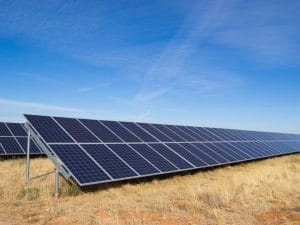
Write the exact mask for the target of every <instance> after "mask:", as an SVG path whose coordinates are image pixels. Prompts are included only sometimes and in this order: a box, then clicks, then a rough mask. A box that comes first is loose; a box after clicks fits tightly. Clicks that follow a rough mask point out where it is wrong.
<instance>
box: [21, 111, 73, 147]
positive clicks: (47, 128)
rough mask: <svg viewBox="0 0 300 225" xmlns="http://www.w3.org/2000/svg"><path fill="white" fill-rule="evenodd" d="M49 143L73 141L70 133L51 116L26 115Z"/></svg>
mask: <svg viewBox="0 0 300 225" xmlns="http://www.w3.org/2000/svg"><path fill="white" fill-rule="evenodd" d="M25 117H26V118H27V119H28V120H30V123H31V124H32V126H33V127H34V128H35V129H36V130H38V131H39V134H40V135H41V136H42V137H43V138H44V140H45V141H46V142H48V143H72V142H73V140H72V139H71V138H70V137H69V135H68V134H66V132H65V131H64V130H63V129H62V128H61V127H60V126H59V125H58V124H57V123H56V122H55V121H54V120H53V119H52V118H51V117H49V116H31V115H25Z"/></svg>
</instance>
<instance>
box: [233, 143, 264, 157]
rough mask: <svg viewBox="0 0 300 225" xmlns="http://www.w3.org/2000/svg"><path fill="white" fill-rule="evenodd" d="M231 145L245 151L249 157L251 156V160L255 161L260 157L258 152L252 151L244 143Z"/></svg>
mask: <svg viewBox="0 0 300 225" xmlns="http://www.w3.org/2000/svg"><path fill="white" fill-rule="evenodd" d="M231 145H232V146H234V147H236V148H237V149H239V150H241V151H243V152H244V153H246V154H247V155H249V156H251V158H253V159H255V158H258V157H259V156H258V154H257V153H256V151H252V150H251V148H249V146H246V145H245V144H243V143H242V142H232V143H231Z"/></svg>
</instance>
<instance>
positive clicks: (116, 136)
mask: <svg viewBox="0 0 300 225" xmlns="http://www.w3.org/2000/svg"><path fill="white" fill-rule="evenodd" d="M26 118H27V119H29V120H30V121H31V124H32V125H33V126H34V127H35V128H36V129H38V130H39V132H40V134H41V135H42V136H43V137H44V139H45V141H46V142H48V143H75V142H77V143H102V142H103V143H135V142H136V143H139V142H148V143H150V142H153V143H157V142H219V141H272V140H274V141H278V140H282V141H284V140H300V135H296V134H283V133H271V132H257V131H241V130H232V129H217V128H202V127H191V126H175V125H161V124H147V123H133V122H116V121H103V120H88V119H74V118H61V117H44V116H30V115H27V116H26Z"/></svg>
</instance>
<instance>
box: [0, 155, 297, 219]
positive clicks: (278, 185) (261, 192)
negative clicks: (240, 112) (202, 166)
mask: <svg viewBox="0 0 300 225" xmlns="http://www.w3.org/2000/svg"><path fill="white" fill-rule="evenodd" d="M31 168H32V170H31V172H32V175H38V174H41V173H43V172H47V171H49V170H51V169H53V165H52V163H51V162H50V161H49V160H48V159H47V158H36V159H33V160H32V162H31ZM24 181H25V159H8V160H7V159H6V160H1V161H0V225H4V224H5V225H6V224H16V225H19V224H20V225H21V224H22V225H23V224H53V225H57V224H67V225H68V224H90V225H92V224H120V225H121V224H122V225H134V224H151V225H152V224H153V225H160V224H161V225H177V224H178V225H179V224H180V225H181V224H220V225H221V224H238V225H244V224H245V225H246V224H249V225H250V224H251V225H252V224H258V225H261V224H272V225H273V224H295V225H296V224H300V154H295V155H289V156H284V157H278V158H272V159H267V160H262V161H256V162H250V163H244V164H239V165H234V166H226V167H222V168H217V169H213V170H206V171H199V172H197V173H193V174H181V175H176V176H171V177H167V178H163V179H154V180H149V181H146V180H143V181H140V182H130V183H123V184H119V185H113V186H110V187H109V186H106V187H96V188H93V189H88V190H80V189H79V188H78V187H77V186H76V185H73V186H70V185H69V184H67V183H66V182H65V181H64V180H63V179H62V178H61V182H60V192H61V194H60V197H59V198H58V199H56V198H54V197H53V191H54V190H53V189H54V175H53V174H51V175H49V176H47V177H43V178H40V179H37V180H34V181H32V182H31V184H30V186H29V187H28V188H27V190H25V191H24Z"/></svg>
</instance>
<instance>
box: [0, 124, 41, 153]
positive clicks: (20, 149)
mask: <svg viewBox="0 0 300 225" xmlns="http://www.w3.org/2000/svg"><path fill="white" fill-rule="evenodd" d="M30 146H31V147H30V154H33V155H34V154H43V153H42V151H41V150H40V148H39V147H38V146H37V145H36V144H35V142H34V141H33V139H31V142H30ZM26 151H27V132H26V129H25V128H24V125H23V124H21V123H0V156H4V155H5V156H6V155H7V156H8V155H25V154H26Z"/></svg>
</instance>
